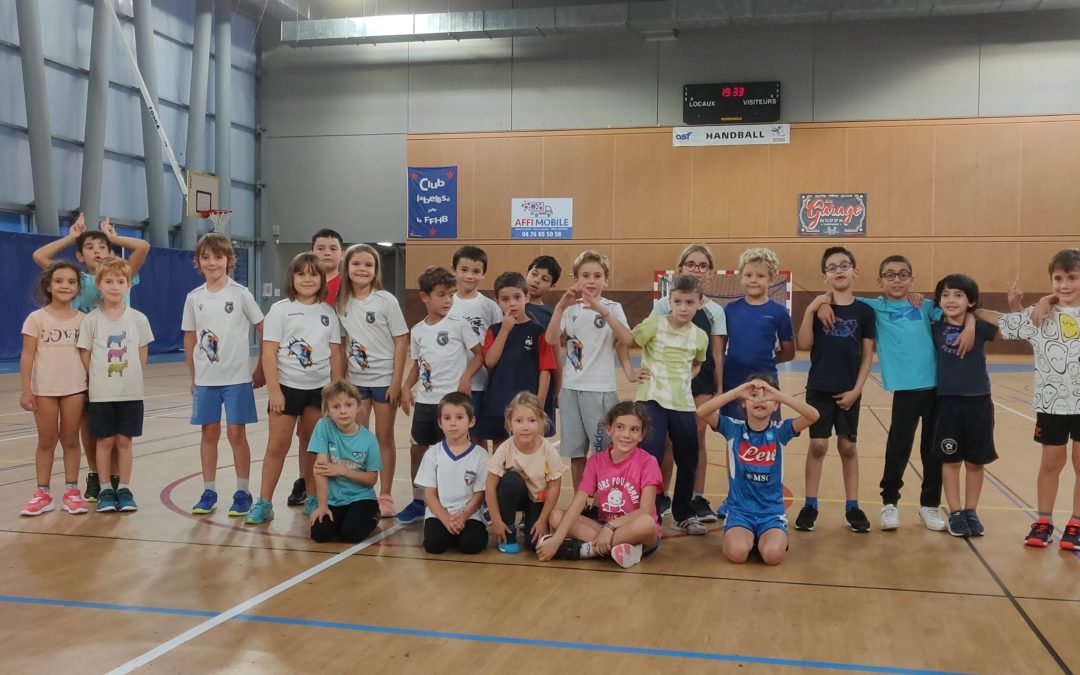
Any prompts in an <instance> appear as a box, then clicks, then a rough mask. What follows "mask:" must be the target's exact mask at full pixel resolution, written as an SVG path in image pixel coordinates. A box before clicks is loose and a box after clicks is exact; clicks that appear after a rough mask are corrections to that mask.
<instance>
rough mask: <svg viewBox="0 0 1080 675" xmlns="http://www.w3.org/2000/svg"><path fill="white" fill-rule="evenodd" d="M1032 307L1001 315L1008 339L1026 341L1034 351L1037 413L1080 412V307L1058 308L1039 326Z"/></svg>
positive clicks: (1033, 405)
mask: <svg viewBox="0 0 1080 675" xmlns="http://www.w3.org/2000/svg"><path fill="white" fill-rule="evenodd" d="M1031 310H1032V308H1031V307H1028V308H1027V309H1024V310H1022V311H1019V312H1013V313H1012V314H1002V315H1001V318H1000V319H998V330H999V331H1000V332H1001V337H1002V338H1004V339H1006V340H1027V341H1028V342H1030V343H1031V347H1032V351H1033V352H1034V353H1035V396H1034V401H1033V402H1032V404H1031V407H1032V408H1033V409H1034V410H1035V412H1041V413H1049V414H1051V415H1080V307H1055V308H1054V310H1053V312H1052V313H1051V314H1050V316H1048V317H1046V318H1045V319H1043V322H1042V325H1041V326H1038V327H1036V326H1035V324H1033V323H1031Z"/></svg>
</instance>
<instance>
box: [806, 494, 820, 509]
mask: <svg viewBox="0 0 1080 675" xmlns="http://www.w3.org/2000/svg"><path fill="white" fill-rule="evenodd" d="M806 505H807V506H809V507H810V508H812V509H816V508H817V497H807V498H806Z"/></svg>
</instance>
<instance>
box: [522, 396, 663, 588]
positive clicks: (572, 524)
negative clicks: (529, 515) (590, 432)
mask: <svg viewBox="0 0 1080 675" xmlns="http://www.w3.org/2000/svg"><path fill="white" fill-rule="evenodd" d="M604 426H605V432H606V434H607V435H608V436H609V437H610V438H611V445H610V446H609V447H608V449H607V450H605V451H603V452H597V453H595V454H593V455H592V456H591V457H589V461H588V462H587V463H586V464H585V471H584V475H583V477H582V480H581V483H580V484H579V485H578V487H577V492H575V493H574V501H573V502H571V503H570V506H569V507H568V508H567V509H566V510H565V511H563V510H561V509H554V510H553V511H552V512H551V518H550V521H551V527H552V529H554V533H553V534H550V535H548V536H546V537H543V538H542V539H541V540H540V542H539V543H538V544H537V546H536V557H537V559H539V560H540V561H541V562H545V561H547V560H551V559H553V558H560V559H568V560H578V559H580V558H595V557H602V556H611V559H612V560H614V561H615V562H616V563H618V564H619V566H621V567H624V568H627V567H633V566H634V565H636V564H637V563H639V562H641V559H642V558H643V557H645V556H648V555H650V554H652V553H653V552H655V551H656V549H658V548H660V535H661V530H660V518H659V517H657V514H656V507H655V504H656V494H657V492H659V490H660V488H661V486H662V483H663V479H662V478H661V477H660V466H659V465H658V464H657V463H656V458H655V457H653V456H652V455H650V454H649V453H647V452H645V451H644V450H642V449H641V448H640V447H638V444H639V443H641V440H642V439H643V438H645V434H646V432H647V430H648V426H649V416H648V413H646V412H645V406H643V405H642V404H640V403H638V402H636V401H622V402H621V403H617V404H615V405H614V406H612V407H611V409H610V410H608V411H607V414H606V415H605V417H604ZM592 497H595V498H596V503H597V504H598V505H599V510H598V516H599V517H598V518H597V519H595V520H594V519H592V518H587V517H586V516H583V515H581V512H582V511H583V510H584V509H585V503H586V501H587V500H589V499H590V498H592ZM568 537H572V538H568Z"/></svg>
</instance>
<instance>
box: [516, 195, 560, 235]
mask: <svg viewBox="0 0 1080 675" xmlns="http://www.w3.org/2000/svg"><path fill="white" fill-rule="evenodd" d="M510 238H511V239H573V238H574V200H573V198H572V197H515V198H513V199H511V200H510Z"/></svg>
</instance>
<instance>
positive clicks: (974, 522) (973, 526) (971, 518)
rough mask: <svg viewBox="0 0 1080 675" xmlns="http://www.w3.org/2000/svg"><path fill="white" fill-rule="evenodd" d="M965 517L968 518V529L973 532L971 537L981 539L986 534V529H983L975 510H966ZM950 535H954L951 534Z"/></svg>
mask: <svg viewBox="0 0 1080 675" xmlns="http://www.w3.org/2000/svg"><path fill="white" fill-rule="evenodd" d="M964 516H965V517H966V518H967V522H968V529H969V530H971V536H973V537H981V536H983V534H985V533H986V528H985V527H983V524H982V521H981V520H979V516H978V515H976V513H975V509H964ZM950 534H952V533H951V532H950Z"/></svg>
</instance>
